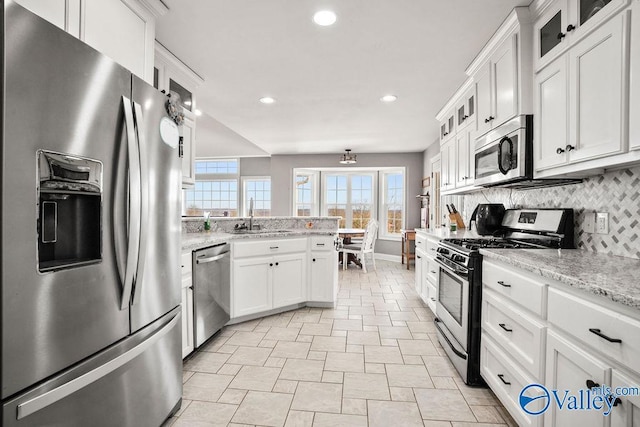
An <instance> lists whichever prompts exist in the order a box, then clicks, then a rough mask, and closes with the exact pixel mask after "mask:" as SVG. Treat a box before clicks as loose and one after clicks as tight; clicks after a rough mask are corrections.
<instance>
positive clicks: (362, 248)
mask: <svg viewBox="0 0 640 427" xmlns="http://www.w3.org/2000/svg"><path fill="white" fill-rule="evenodd" d="M377 237H378V222H377V221H376V220H375V219H371V220H369V224H367V228H366V229H365V230H364V236H363V237H362V242H360V243H352V244H348V245H343V246H342V248H340V252H342V269H343V270H346V269H347V264H348V254H354V255H356V256H358V257H359V258H360V262H361V263H362V271H364V272H365V273H366V272H367V266H366V264H365V256H366V254H371V263H372V264H373V269H374V270H375V269H376V257H375V253H374V249H375V246H376V238H377Z"/></svg>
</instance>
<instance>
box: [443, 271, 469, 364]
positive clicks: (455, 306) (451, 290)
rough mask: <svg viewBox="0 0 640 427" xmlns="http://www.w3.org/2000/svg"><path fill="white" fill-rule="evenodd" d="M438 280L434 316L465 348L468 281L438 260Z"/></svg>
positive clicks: (467, 315) (467, 320) (467, 330)
mask: <svg viewBox="0 0 640 427" xmlns="http://www.w3.org/2000/svg"><path fill="white" fill-rule="evenodd" d="M437 262H438V264H439V265H440V267H441V268H440V280H439V285H438V302H437V304H436V316H437V317H438V318H439V319H440V320H441V321H442V323H444V325H445V327H446V328H447V330H448V331H449V332H451V334H452V335H453V336H454V338H455V339H456V341H458V344H460V346H461V347H462V348H463V349H464V350H465V352H467V351H468V349H467V341H468V339H467V337H468V332H469V329H468V327H469V282H468V281H467V280H466V279H465V278H463V277H461V276H459V275H458V274H456V273H455V272H454V271H453V270H452V269H451V268H450V267H448V266H446V265H445V264H443V263H442V262H440V261H437Z"/></svg>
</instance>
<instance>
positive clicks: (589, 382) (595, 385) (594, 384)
mask: <svg viewBox="0 0 640 427" xmlns="http://www.w3.org/2000/svg"><path fill="white" fill-rule="evenodd" d="M598 387H600V384H598V383H597V382H595V381H593V380H587V388H598Z"/></svg>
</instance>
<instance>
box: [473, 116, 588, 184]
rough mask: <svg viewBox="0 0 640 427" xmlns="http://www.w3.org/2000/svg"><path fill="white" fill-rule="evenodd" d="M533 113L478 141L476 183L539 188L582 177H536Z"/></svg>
mask: <svg viewBox="0 0 640 427" xmlns="http://www.w3.org/2000/svg"><path fill="white" fill-rule="evenodd" d="M533 137H534V136H533V116H532V115H530V114H523V115H520V116H516V117H514V118H513V119H511V120H509V121H507V122H505V123H503V124H502V125H500V126H498V127H497V128H495V129H493V130H491V131H490V132H489V133H487V134H485V135H484V136H482V137H481V138H478V139H477V140H476V144H475V150H474V162H475V184H476V185H479V186H482V187H509V188H536V187H550V186H554V185H566V184H574V183H577V182H580V181H581V180H579V179H569V178H560V179H557V178H551V179H534V178H533V166H534V165H533V142H534V140H533Z"/></svg>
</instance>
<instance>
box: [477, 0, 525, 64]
mask: <svg viewBox="0 0 640 427" xmlns="http://www.w3.org/2000/svg"><path fill="white" fill-rule="evenodd" d="M531 23H532V19H531V13H530V12H529V8H528V7H525V6H522V7H515V8H514V9H513V10H512V11H511V13H510V14H509V16H507V18H506V19H505V20H504V22H503V23H502V25H500V27H499V28H498V29H497V30H496V32H495V33H494V34H493V36H491V38H490V39H489V41H488V42H487V44H486V45H485V46H484V47H483V48H482V50H481V51H480V53H479V54H478V55H477V56H476V57H475V59H474V60H473V61H472V62H471V64H470V65H469V66H468V67H467V69H466V70H465V73H466V74H467V76H473V75H474V74H475V73H476V72H477V71H478V69H480V68H481V67H482V66H483V65H484V64H485V63H486V62H487V60H488V59H489V58H490V57H491V55H493V53H494V52H495V50H496V49H497V48H498V47H499V46H500V45H501V44H502V42H504V41H505V40H506V39H507V37H509V36H511V35H512V34H514V33H515V32H517V31H518V30H519V29H520V27H521V26H525V25H531Z"/></svg>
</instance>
